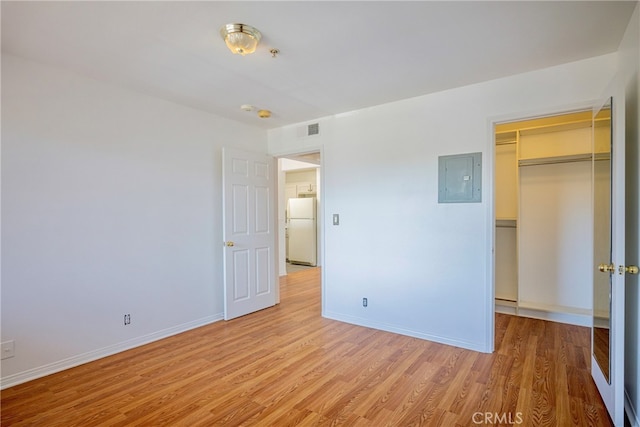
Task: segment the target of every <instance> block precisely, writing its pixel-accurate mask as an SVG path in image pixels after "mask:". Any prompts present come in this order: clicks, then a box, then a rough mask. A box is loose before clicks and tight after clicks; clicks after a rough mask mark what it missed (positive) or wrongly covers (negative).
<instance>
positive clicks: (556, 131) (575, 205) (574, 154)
mask: <svg viewBox="0 0 640 427" xmlns="http://www.w3.org/2000/svg"><path fill="white" fill-rule="evenodd" d="M591 131H592V121H591V112H590V111H585V112H579V113H572V114H567V115H562V116H555V117H548V118H543V119H537V120H528V121H522V122H518V123H506V124H501V125H498V126H496V151H495V152H496V159H495V160H496V161H495V165H496V192H495V194H496V229H495V233H496V255H495V260H496V268H495V277H496V279H495V298H496V300H495V303H496V311H497V312H504V313H509V314H516V315H520V316H527V317H535V318H541V319H546V320H553V321H560V322H565V323H572V324H578V325H584V326H590V324H591V314H592V308H591V307H592V292H591V289H592V279H593V268H592V267H593V260H592V258H593V213H592V203H591V188H592V177H593V172H592V162H591V159H592V157H593V156H592V148H591V141H592V138H591Z"/></svg>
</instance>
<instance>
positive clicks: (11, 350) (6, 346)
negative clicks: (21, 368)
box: [0, 340, 16, 360]
mask: <svg viewBox="0 0 640 427" xmlns="http://www.w3.org/2000/svg"><path fill="white" fill-rule="evenodd" d="M0 353H2V360H4V359H8V358H10V357H13V356H15V355H16V346H15V342H14V341H13V340H11V341H5V342H3V343H2V345H1V349H0Z"/></svg>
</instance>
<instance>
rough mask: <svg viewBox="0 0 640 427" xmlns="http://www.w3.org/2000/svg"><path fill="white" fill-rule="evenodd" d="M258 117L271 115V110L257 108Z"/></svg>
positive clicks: (262, 117) (263, 117) (265, 117)
mask: <svg viewBox="0 0 640 427" xmlns="http://www.w3.org/2000/svg"><path fill="white" fill-rule="evenodd" d="M258 117H260V118H261V119H268V118H269V117H271V111H269V110H258Z"/></svg>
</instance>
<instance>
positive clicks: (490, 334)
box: [482, 100, 597, 352]
mask: <svg viewBox="0 0 640 427" xmlns="http://www.w3.org/2000/svg"><path fill="white" fill-rule="evenodd" d="M596 104H597V101H595V100H593V101H587V102H581V103H576V104H569V105H564V106H558V107H549V108H544V109H539V110H533V111H523V112H519V113H509V114H505V115H501V116H493V117H489V118H488V119H487V132H488V135H487V147H486V151H487V154H488V155H487V158H486V160H485V167H484V168H483V169H484V170H485V176H484V177H483V178H482V179H483V182H486V185H485V190H484V194H485V195H486V196H487V202H488V203H487V204H486V211H485V214H486V218H487V221H486V224H485V225H486V235H487V248H486V252H485V253H486V254H487V259H486V266H487V268H486V271H487V275H486V278H485V280H486V283H487V289H486V292H487V296H488V297H487V300H486V301H485V313H487V315H486V316H485V330H486V335H485V343H486V345H485V347H486V351H487V352H493V351H494V350H495V348H494V347H495V315H496V312H495V289H496V287H495V268H496V262H495V261H496V257H495V245H496V235H495V224H496V210H495V203H496V200H495V183H496V171H495V158H496V141H495V127H496V125H498V124H501V123H510V122H518V121H523V120H532V119H539V118H543V117H551V116H558V115H562V114H567V113H571V112H576V111H587V110H591V109H592V108H593V106H594V105H596Z"/></svg>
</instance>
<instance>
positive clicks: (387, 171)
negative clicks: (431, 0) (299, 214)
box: [269, 54, 616, 351]
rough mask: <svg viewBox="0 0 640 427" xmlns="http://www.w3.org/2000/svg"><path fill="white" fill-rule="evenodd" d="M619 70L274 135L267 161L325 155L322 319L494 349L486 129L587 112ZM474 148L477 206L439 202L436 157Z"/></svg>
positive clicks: (489, 86) (509, 84)
mask: <svg viewBox="0 0 640 427" xmlns="http://www.w3.org/2000/svg"><path fill="white" fill-rule="evenodd" d="M615 64H616V55H615V54H612V55H606V56H602V57H597V58H592V59H589V60H586V61H580V62H576V63H570V64H566V65H563V66H558V67H553V68H549V69H544V70H540V71H536V72H531V73H526V74H521V75H517V76H512V77H509V78H504V79H499V80H495V81H490V82H486V83H482V84H476V85H472V86H467V87H462V88H458V89H454V90H449V91H445V92H440V93H436V94H432V95H428V96H421V97H416V98H412V99H408V100H404V101H401V102H395V103H390V104H386V105H380V106H377V107H374V108H368V109H364V110H359V111H354V112H351V113H347V114H341V115H337V116H333V117H326V118H324V119H321V120H320V126H321V128H322V129H323V133H322V134H321V135H320V136H319V137H318V138H317V139H314V140H313V142H311V141H304V140H298V138H297V128H298V127H299V126H300V125H295V126H289V127H285V128H281V129H276V130H273V131H270V132H269V151H270V153H272V154H279V153H286V152H287V151H292V150H294V148H296V149H298V150H302V149H304V148H305V144H312V143H313V144H321V145H322V146H323V149H324V151H323V170H324V174H325V176H324V185H325V187H324V197H325V198H324V208H325V218H326V219H325V246H324V247H325V258H324V260H325V262H324V267H323V274H324V288H323V290H324V305H323V315H324V316H326V317H330V318H335V319H339V320H344V321H349V322H352V323H356V324H361V325H366V326H372V327H376V328H380V329H386V330H391V331H396V332H400V333H405V334H408V335H413V336H418V337H422V338H427V339H430V340H434V341H439V342H444V343H450V344H454V345H458V346H461V347H466V348H470V349H476V350H481V351H490V350H491V349H492V347H493V316H492V313H493V278H492V275H491V270H490V265H491V263H492V249H491V247H492V244H493V232H494V231H493V230H494V226H493V206H492V203H491V201H492V197H493V195H492V187H493V181H492V171H493V164H492V159H493V128H492V121H493V120H495V121H504V120H505V119H517V118H525V117H528V116H532V115H536V114H544V113H546V114H548V113H556V112H562V111H565V110H566V109H567V108H569V107H576V106H577V105H580V106H582V107H584V106H587V105H589V104H590V103H591V101H593V100H595V99H597V98H598V97H599V96H600V95H601V92H602V90H603V89H604V87H605V85H606V84H607V83H608V82H609V81H610V80H611V78H612V77H613V75H614V72H615ZM477 151H481V152H482V153H483V162H484V165H483V191H484V194H483V198H482V203H472V204H438V203H437V189H438V184H437V172H438V167H437V166H438V156H441V155H449V154H457V153H465V152H477ZM333 213H338V214H340V225H339V226H333V225H331V224H330V223H329V222H328V221H329V220H330V218H331V214H333ZM363 297H367V298H368V299H369V305H368V307H367V308H363V307H362V298H363Z"/></svg>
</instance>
